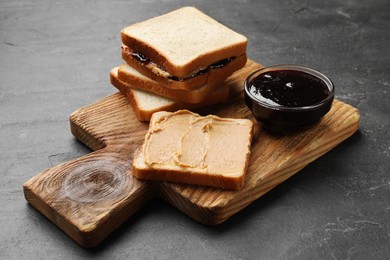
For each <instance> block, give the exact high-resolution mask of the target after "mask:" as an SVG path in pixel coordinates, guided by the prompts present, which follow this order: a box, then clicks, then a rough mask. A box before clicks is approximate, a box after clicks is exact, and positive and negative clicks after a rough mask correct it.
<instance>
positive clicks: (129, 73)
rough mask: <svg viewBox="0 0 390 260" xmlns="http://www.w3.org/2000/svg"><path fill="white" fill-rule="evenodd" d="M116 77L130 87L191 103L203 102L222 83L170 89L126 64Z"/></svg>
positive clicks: (121, 67)
mask: <svg viewBox="0 0 390 260" xmlns="http://www.w3.org/2000/svg"><path fill="white" fill-rule="evenodd" d="M118 79H119V80H120V81H122V82H124V83H126V84H127V85H129V86H130V87H131V88H134V89H140V90H145V91H148V92H152V93H154V94H157V95H160V96H163V97H168V98H173V99H176V100H178V101H181V102H185V103H192V104H196V103H201V102H203V101H204V100H206V99H207V97H208V96H209V95H210V93H211V92H212V91H213V90H215V89H216V88H218V87H219V86H223V85H224V83H221V84H220V85H218V86H213V85H209V84H205V85H202V86H201V87H198V88H196V89H192V90H183V89H170V88H167V87H165V86H164V85H162V84H160V83H158V82H156V81H154V80H152V79H150V78H148V77H146V76H144V75H143V74H141V73H140V72H138V71H137V70H135V69H134V68H132V67H130V66H129V65H127V64H124V65H122V66H120V67H119V70H118Z"/></svg>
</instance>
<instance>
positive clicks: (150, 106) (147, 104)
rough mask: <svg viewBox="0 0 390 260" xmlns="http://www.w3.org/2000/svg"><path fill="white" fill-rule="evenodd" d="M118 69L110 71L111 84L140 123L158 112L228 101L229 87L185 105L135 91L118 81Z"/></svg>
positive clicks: (173, 100)
mask: <svg viewBox="0 0 390 260" xmlns="http://www.w3.org/2000/svg"><path fill="white" fill-rule="evenodd" d="M118 69H119V67H115V68H113V69H112V70H111V71H110V81H111V84H112V85H113V86H114V87H116V88H117V89H118V90H119V91H120V92H121V93H122V94H123V95H124V96H126V97H127V98H128V99H129V100H130V104H131V107H132V108H133V110H134V113H135V115H136V116H137V119H138V120H140V121H149V120H150V118H151V116H152V114H153V113H155V112H158V111H169V112H173V111H176V110H179V109H195V108H203V107H207V106H210V105H213V104H217V103H222V102H225V101H227V99H228V96H229V87H224V86H221V87H218V88H217V89H215V90H214V91H212V93H210V95H209V96H208V98H207V99H206V100H204V101H203V102H200V103H196V104H191V103H185V102H181V101H177V100H175V99H171V98H166V97H162V96H159V95H156V94H153V93H150V92H147V91H143V90H138V89H133V88H132V87H131V85H129V84H127V83H125V82H123V81H121V80H119V79H118Z"/></svg>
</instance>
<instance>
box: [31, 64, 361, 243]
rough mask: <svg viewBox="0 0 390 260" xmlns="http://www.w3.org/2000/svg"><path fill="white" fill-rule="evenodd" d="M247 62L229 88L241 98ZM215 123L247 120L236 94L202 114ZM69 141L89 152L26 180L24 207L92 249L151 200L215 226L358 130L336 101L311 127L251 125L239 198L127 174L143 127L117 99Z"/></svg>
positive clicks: (87, 113) (77, 124)
mask: <svg viewBox="0 0 390 260" xmlns="http://www.w3.org/2000/svg"><path fill="white" fill-rule="evenodd" d="M255 67H260V65H259V64H256V63H253V62H250V63H249V64H247V67H246V68H245V69H244V70H243V72H242V74H240V75H239V76H238V77H235V78H233V79H232V80H231V81H230V83H229V84H230V85H233V87H235V88H236V90H237V89H240V90H241V92H242V84H243V81H244V79H245V78H246V76H247V75H248V73H250V72H251V71H253V68H255ZM202 112H203V113H213V114H216V115H218V116H221V117H233V118H249V119H251V120H254V118H253V117H252V115H251V112H250V111H249V110H248V109H247V108H246V106H245V104H244V101H243V98H242V95H241V96H240V98H236V99H235V100H234V101H230V102H229V103H228V104H225V105H219V106H214V107H211V108H209V109H206V110H204V111H202ZM70 125H71V131H72V133H73V135H74V136H75V137H76V138H77V139H79V140H80V141H81V142H83V143H84V144H86V145H87V146H88V147H90V148H91V149H92V150H94V152H92V153H90V154H88V155H86V156H83V157H81V158H78V159H75V160H72V161H69V162H66V163H63V164H60V165H58V166H55V167H53V168H51V169H48V170H46V171H44V172H42V173H40V174H38V175H36V176H35V177H33V178H31V179H30V180H28V181H27V182H26V183H25V184H24V186H23V188H24V194H25V197H26V199H27V201H28V202H29V203H30V204H31V205H32V206H34V207H35V208H36V209H37V210H39V211H40V212H41V213H42V214H43V215H45V216H46V217H47V218H48V219H49V220H51V221H52V222H53V223H55V224H56V225H57V226H58V227H60V228H61V229H62V230H63V231H64V232H65V233H66V234H68V235H69V236H70V237H71V238H72V239H74V240H75V241H76V242H77V243H79V244H80V245H81V246H83V247H93V246H96V245H97V244H98V243H100V242H101V241H102V240H103V239H104V238H105V237H106V236H107V235H108V234H110V233H111V232H112V231H113V230H115V229H116V228H118V227H119V226H120V225H121V224H122V223H123V222H124V221H126V220H127V219H128V218H129V217H130V216H131V215H132V214H134V213H135V212H136V211H137V210H138V209H140V208H141V207H142V206H143V205H144V204H145V203H147V201H148V200H149V199H150V198H152V197H154V196H161V197H163V198H164V199H165V200H167V201H168V202H169V203H171V204H172V205H173V206H175V207H176V208H178V209H179V210H180V211H182V212H183V213H185V214H186V215H188V216H189V217H191V218H193V219H195V220H196V221H199V222H201V223H204V224H207V225H215V224H218V223H221V222H223V221H225V220H226V219H228V218H229V217H231V216H232V215H233V214H235V213H236V212H238V211H240V210H241V209H243V208H245V207H246V206H247V205H248V204H250V203H251V202H253V201H254V200H256V199H257V198H259V197H260V196H262V195H263V194H265V193H266V192H268V191H269V190H271V189H272V188H273V187H275V186H277V185H278V184H280V183H281V182H283V181H284V180H286V179H287V178H289V177H290V176H292V175H293V174H295V173H297V172H298V171H299V170H301V169H302V168H303V167H305V166H306V165H308V164H309V163H310V162H312V161H314V160H315V159H317V158H318V157H320V156H321V155H323V154H325V153H326V152H328V151H329V150H331V149H332V148H334V147H335V146H336V145H337V144H339V143H341V142H342V141H343V140H345V139H347V138H348V137H349V136H351V135H352V134H353V133H354V132H355V131H357V129H358V127H359V112H358V110H357V109H356V108H354V107H352V106H350V105H348V104H345V103H343V102H340V101H337V100H335V101H334V103H333V107H332V109H331V111H330V112H329V113H328V114H327V115H326V116H325V117H324V118H323V119H322V120H321V121H320V122H319V123H318V124H317V125H315V126H314V127H313V128H311V129H308V130H306V131H303V132H298V133H294V134H290V135H284V136H281V135H273V134H270V133H268V132H266V131H264V130H263V129H262V128H261V126H260V125H259V124H255V134H254V139H253V142H252V143H253V145H252V152H251V156H250V162H249V168H248V173H247V177H246V183H245V186H244V188H243V189H242V190H240V191H227V190H222V189H216V188H209V187H200V186H192V185H185V184H175V183H168V182H146V181H140V180H137V179H135V178H134V177H133V176H132V174H131V163H132V158H133V155H134V153H135V151H136V150H137V149H138V147H139V146H140V145H141V144H142V142H143V138H144V135H145V133H146V131H147V128H148V124H146V123H141V122H139V121H138V120H137V119H136V117H135V115H134V113H133V110H132V108H131V106H130V103H129V102H128V100H127V99H126V98H125V97H124V96H123V95H122V94H121V93H116V94H114V95H111V96H108V97H106V98H103V99H102V100H99V101H97V102H96V103H94V104H91V105H89V106H87V107H84V108H81V109H79V110H77V111H75V112H74V113H73V114H72V115H71V116H70Z"/></svg>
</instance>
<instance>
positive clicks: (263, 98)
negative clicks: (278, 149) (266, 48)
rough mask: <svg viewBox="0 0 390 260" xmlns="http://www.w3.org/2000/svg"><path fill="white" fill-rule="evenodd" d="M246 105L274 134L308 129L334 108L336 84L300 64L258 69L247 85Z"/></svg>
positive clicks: (248, 79)
mask: <svg viewBox="0 0 390 260" xmlns="http://www.w3.org/2000/svg"><path fill="white" fill-rule="evenodd" d="M244 88H245V103H246V105H247V106H248V108H249V109H250V110H251V111H252V113H253V115H254V116H255V118H256V120H257V121H259V122H261V123H262V125H263V127H264V128H266V129H268V130H271V131H273V132H279V133H288V132H292V131H297V130H300V129H307V128H309V127H311V126H313V125H314V124H315V123H317V122H318V121H319V120H320V119H321V118H322V117H323V116H324V115H325V114H326V113H328V111H329V110H330V108H331V107H332V102H333V98H334V92H335V90H334V85H333V83H332V81H331V80H330V79H329V78H328V77H326V76H325V75H324V74H322V73H320V72H318V71H316V70H313V69H310V68H306V67H302V66H297V65H277V66H271V67H266V68H263V69H260V70H257V71H255V72H253V73H252V74H250V75H249V76H248V78H247V79H246V80H245V83H244Z"/></svg>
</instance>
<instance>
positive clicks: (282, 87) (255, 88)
mask: <svg viewBox="0 0 390 260" xmlns="http://www.w3.org/2000/svg"><path fill="white" fill-rule="evenodd" d="M248 87H249V88H248V90H249V92H250V94H251V95H253V97H255V98H256V99H258V100H259V101H261V102H263V103H267V104H269V105H273V106H284V107H303V106H311V105H315V104H317V103H319V102H321V101H322V100H324V99H325V98H326V97H328V96H329V94H330V90H329V88H328V86H327V85H326V83H325V82H324V81H322V80H321V79H319V78H317V77H315V76H313V75H311V74H309V73H306V72H302V71H296V70H274V71H268V72H266V73H263V74H260V75H259V76H257V77H255V78H254V79H252V80H251V81H250V82H249V86H248Z"/></svg>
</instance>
